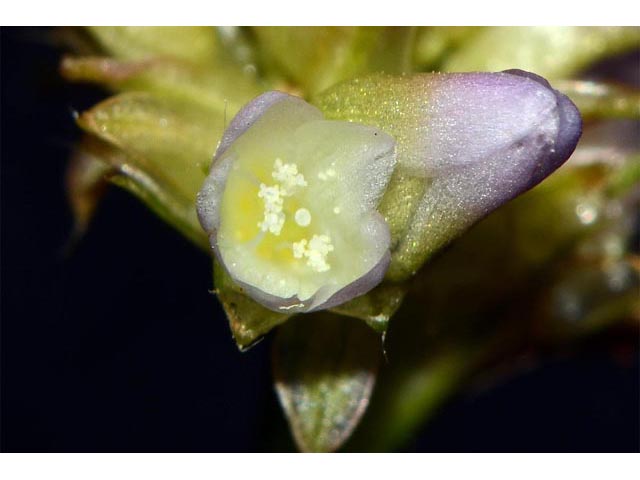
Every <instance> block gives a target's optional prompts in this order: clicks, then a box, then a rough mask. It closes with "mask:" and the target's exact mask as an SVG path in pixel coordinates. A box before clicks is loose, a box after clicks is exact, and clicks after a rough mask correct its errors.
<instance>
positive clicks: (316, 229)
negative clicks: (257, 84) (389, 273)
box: [197, 91, 396, 313]
mask: <svg viewBox="0 0 640 480" xmlns="http://www.w3.org/2000/svg"><path fill="white" fill-rule="evenodd" d="M395 163H396V154H395V141H394V139H393V138H392V137H391V136H389V135H388V134H386V133H384V132H383V131H381V130H380V129H377V128H374V127H369V126H364V125H359V124H355V123H349V122H343V121H336V120H325V119H324V116H323V114H322V113H321V112H320V110H318V109H317V108H316V107H313V106H312V105H310V104H308V103H306V102H304V101H303V100H301V99H299V98H297V97H293V96H291V95H287V94H284V93H281V92H275V91H274V92H268V93H265V94H263V95H261V96H259V97H258V98H256V99H254V100H253V101H252V102H250V103H249V104H248V105H246V106H245V107H244V108H243V109H242V110H241V111H240V112H239V113H238V114H237V115H236V117H235V118H234V119H233V121H232V122H231V124H230V125H229V127H228V128H227V130H226V131H225V133H224V135H223V137H222V140H221V143H220V145H219V147H218V149H217V151H216V155H215V157H214V160H213V163H212V166H211V169H210V172H209V175H208V177H207V179H206V181H205V183H204V185H203V187H202V189H201V190H200V192H199V194H198V199H197V210H198V217H199V219H200V223H201V224H202V226H203V228H204V229H205V231H206V232H207V234H208V235H209V240H210V243H211V247H212V249H213V250H214V252H215V254H216V256H217V257H218V259H219V260H220V263H221V264H222V265H223V267H224V268H225V269H226V270H227V272H228V273H229V275H230V276H231V278H232V279H233V280H234V281H235V282H236V283H237V284H238V285H239V286H241V287H242V288H243V289H244V291H245V292H246V293H247V294H248V295H249V296H250V297H252V298H253V299H254V300H256V301H257V302H259V303H261V304H262V305H264V306H266V307H268V308H270V309H272V310H275V311H279V312H284V313H295V312H308V311H314V310H318V309H326V308H330V307H333V306H336V305H338V304H341V303H344V302H346V301H348V300H350V299H352V298H354V297H356V296H358V295H361V294H363V293H365V292H367V291H369V290H370V289H372V288H373V287H375V286H376V285H377V284H378V283H379V282H380V281H381V280H382V278H383V277H384V274H385V272H386V270H387V267H388V265H389V261H390V254H389V247H390V240H391V239H390V234H389V228H388V226H387V224H386V222H385V220H384V219H383V217H382V216H381V215H380V214H379V213H378V212H377V211H376V207H377V206H378V203H379V201H380V199H381V197H382V195H383V193H384V191H385V189H386V186H387V183H388V181H389V179H390V177H391V174H392V172H393V170H394V167H395Z"/></svg>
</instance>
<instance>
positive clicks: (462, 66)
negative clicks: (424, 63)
mask: <svg viewBox="0 0 640 480" xmlns="http://www.w3.org/2000/svg"><path fill="white" fill-rule="evenodd" d="M639 42H640V29H639V28H637V27H551V26H543V27H487V28H483V29H481V30H479V31H478V32H477V33H476V34H475V35H472V36H471V37H470V38H469V39H468V40H467V41H466V42H465V43H464V44H463V45H462V47H461V48H459V49H458V50H456V51H454V52H453V53H452V54H451V55H450V56H449V57H448V58H447V60H446V61H445V62H444V64H443V65H442V69H443V71H449V72H471V71H489V72H498V71H501V70H507V69H510V68H520V69H522V70H527V71H531V72H535V73H537V74H538V75H542V76H543V77H548V78H565V77H570V76H571V75H573V74H576V73H578V72H580V71H581V70H583V69H584V68H586V67H587V66H589V65H591V64H593V63H594V62H596V61H598V60H600V59H602V58H604V57H606V56H611V55H616V54H619V53H623V52H625V51H630V50H633V49H634V48H638V43H639Z"/></svg>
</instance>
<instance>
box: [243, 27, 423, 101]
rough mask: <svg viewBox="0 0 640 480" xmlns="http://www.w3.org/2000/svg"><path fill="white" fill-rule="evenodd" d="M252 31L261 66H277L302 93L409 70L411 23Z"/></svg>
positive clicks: (411, 36) (411, 38) (411, 42)
mask: <svg viewBox="0 0 640 480" xmlns="http://www.w3.org/2000/svg"><path fill="white" fill-rule="evenodd" d="M254 32H255V35H256V37H257V39H258V45H259V47H260V48H261V49H262V52H263V55H264V57H265V58H264V63H265V64H266V66H267V67H268V66H269V65H270V64H275V65H277V66H278V67H280V68H281V69H282V71H284V73H285V74H286V75H287V76H288V77H290V79H291V80H293V81H294V82H295V83H297V84H298V85H299V86H301V87H302V89H303V91H304V92H307V93H315V92H318V91H320V90H323V89H325V88H327V87H330V86H332V85H333V84H335V83H337V82H339V81H342V80H346V79H348V78H351V77H353V76H355V75H357V74H362V73H368V72H376V71H385V72H387V73H404V72H409V71H410V70H411V63H412V58H411V54H412V51H413V50H412V47H413V43H414V39H415V29H414V28H411V27H257V28H255V29H254ZM294 46H295V47H294Z"/></svg>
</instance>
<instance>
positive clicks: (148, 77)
mask: <svg viewBox="0 0 640 480" xmlns="http://www.w3.org/2000/svg"><path fill="white" fill-rule="evenodd" d="M60 68H61V73H62V75H64V76H65V77H66V78H67V79H68V80H71V81H76V82H78V81H84V82H92V83H98V84H101V85H104V86H106V87H108V88H110V89H112V90H115V91H136V92H149V93H153V94H156V95H158V96H160V97H162V98H163V99H164V100H166V101H173V102H175V103H183V104H184V106H185V107H186V106H187V104H189V103H190V104H193V105H194V108H196V109H203V108H209V109H211V110H212V111H218V112H222V114H223V115H227V116H228V117H229V118H231V117H233V115H234V114H235V113H236V112H237V111H238V110H240V108H241V107H242V106H243V105H244V104H245V103H246V102H248V101H249V100H251V99H252V98H253V97H255V96H257V95H258V94H259V93H260V91H261V90H260V89H259V88H258V86H257V84H256V83H255V81H254V79H253V78H252V77H250V76H247V75H243V74H241V73H240V72H239V71H237V70H236V69H234V68H231V67H229V66H224V65H220V66H219V67H218V68H217V69H206V68H202V66H200V65H193V64H189V63H185V62H184V61H179V60H174V59H167V58H155V57H154V58H149V59H143V60H130V61H124V60H117V59H113V58H109V57H79V58H77V57H65V58H64V59H63V61H62V64H61V67H60Z"/></svg>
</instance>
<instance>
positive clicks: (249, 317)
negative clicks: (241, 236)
mask: <svg viewBox="0 0 640 480" xmlns="http://www.w3.org/2000/svg"><path fill="white" fill-rule="evenodd" d="M213 273H214V286H215V293H216V295H217V296H218V299H219V300H220V303H221V304H222V307H223V308H224V311H225V313H226V314H227V319H228V321H229V327H230V328H231V334H232V335H233V339H234V340H235V342H236V344H237V345H238V348H239V349H240V350H242V351H245V350H247V349H249V348H251V347H252V346H253V345H255V344H256V343H257V342H259V341H260V340H261V339H262V337H263V336H264V335H265V334H267V333H268V332H269V331H270V330H271V329H272V328H274V327H276V326H278V325H280V324H281V323H284V322H285V321H286V320H288V319H289V318H290V315H284V314H282V313H277V312H274V311H272V310H269V309H267V308H265V307H263V306H262V305H260V304H259V303H257V302H255V301H254V300H252V299H251V298H249V297H248V296H247V295H245V294H244V293H243V291H242V288H241V287H239V286H238V285H237V284H235V283H234V281H233V280H232V279H231V277H230V276H229V274H228V273H227V272H226V271H225V269H224V267H222V265H220V263H219V262H218V261H217V260H214V266H213Z"/></svg>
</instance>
